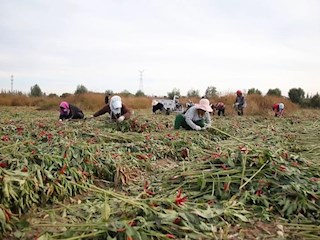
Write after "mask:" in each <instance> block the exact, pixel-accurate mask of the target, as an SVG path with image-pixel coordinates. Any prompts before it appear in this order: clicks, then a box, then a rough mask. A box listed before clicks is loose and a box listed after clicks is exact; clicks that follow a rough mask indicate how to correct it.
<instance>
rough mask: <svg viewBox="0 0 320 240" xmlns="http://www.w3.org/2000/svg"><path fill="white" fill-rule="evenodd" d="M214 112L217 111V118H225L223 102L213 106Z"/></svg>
mask: <svg viewBox="0 0 320 240" xmlns="http://www.w3.org/2000/svg"><path fill="white" fill-rule="evenodd" d="M213 108H214V110H216V111H218V116H225V115H224V112H225V109H226V106H225V105H224V103H223V102H217V103H216V104H214V105H213Z"/></svg>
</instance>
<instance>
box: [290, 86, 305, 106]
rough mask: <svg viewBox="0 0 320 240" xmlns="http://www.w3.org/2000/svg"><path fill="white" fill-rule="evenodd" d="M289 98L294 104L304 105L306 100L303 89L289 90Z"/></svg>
mask: <svg viewBox="0 0 320 240" xmlns="http://www.w3.org/2000/svg"><path fill="white" fill-rule="evenodd" d="M288 95H289V98H290V100H291V101H292V102H294V103H299V104H300V103H302V101H303V99H304V91H303V89H301V88H291V89H290V90H289V93H288Z"/></svg>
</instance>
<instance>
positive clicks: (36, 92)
mask: <svg viewBox="0 0 320 240" xmlns="http://www.w3.org/2000/svg"><path fill="white" fill-rule="evenodd" d="M30 96H32V97H41V96H42V91H41V88H40V87H39V86H38V84H36V85H34V86H32V87H31V91H30Z"/></svg>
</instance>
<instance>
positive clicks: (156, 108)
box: [152, 100, 165, 113]
mask: <svg viewBox="0 0 320 240" xmlns="http://www.w3.org/2000/svg"><path fill="white" fill-rule="evenodd" d="M157 111H159V112H164V111H165V109H164V105H163V104H162V103H161V102H158V101H157V100H152V112H153V113H156V112H157Z"/></svg>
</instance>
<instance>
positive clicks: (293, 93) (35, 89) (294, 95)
mask: <svg viewBox="0 0 320 240" xmlns="http://www.w3.org/2000/svg"><path fill="white" fill-rule="evenodd" d="M88 92H89V91H88V89H87V88H86V87H85V86H84V85H81V84H80V85H78V86H77V88H76V90H75V92H74V94H75V95H79V94H84V93H88ZM1 93H2V94H17V95H18V94H19V95H22V93H21V92H18V91H15V92H6V91H4V90H2V91H1ZM105 94H107V95H113V94H114V92H113V91H112V90H106V91H105ZM120 94H121V95H122V96H137V97H141V96H146V95H145V94H144V92H143V91H142V90H138V91H137V92H136V93H135V94H132V93H130V92H129V91H128V90H123V91H122V92H121V93H120ZM246 94H247V95H250V94H257V95H262V92H261V91H260V90H259V89H256V88H250V89H248V91H247V92H246ZM70 95H72V94H71V93H63V94H62V95H61V96H60V97H61V98H65V97H68V96H70ZM266 95H267V96H278V97H281V96H282V93H281V90H280V89H279V88H274V89H269V90H268V92H267V93H266ZM29 96H32V97H41V96H46V94H45V93H43V92H42V90H41V88H40V87H39V85H38V84H35V85H34V86H32V87H31V88H30V93H29ZM174 96H179V97H180V96H181V93H180V89H178V88H173V89H172V91H170V92H168V93H167V97H168V98H171V99H172V98H173V97H174ZM203 96H204V97H206V98H213V97H217V96H218V92H217V89H216V87H214V86H209V87H207V89H206V91H205V94H204V95H203ZM288 96H289V99H290V100H291V101H292V102H293V103H296V104H299V105H300V106H302V107H311V108H320V95H319V93H317V94H315V95H313V96H311V95H305V92H304V90H303V89H302V88H291V89H290V90H289V92H288ZM48 97H58V95H56V94H54V93H51V94H49V95H48ZM187 97H200V92H199V90H197V89H190V90H189V91H188V92H187Z"/></svg>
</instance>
